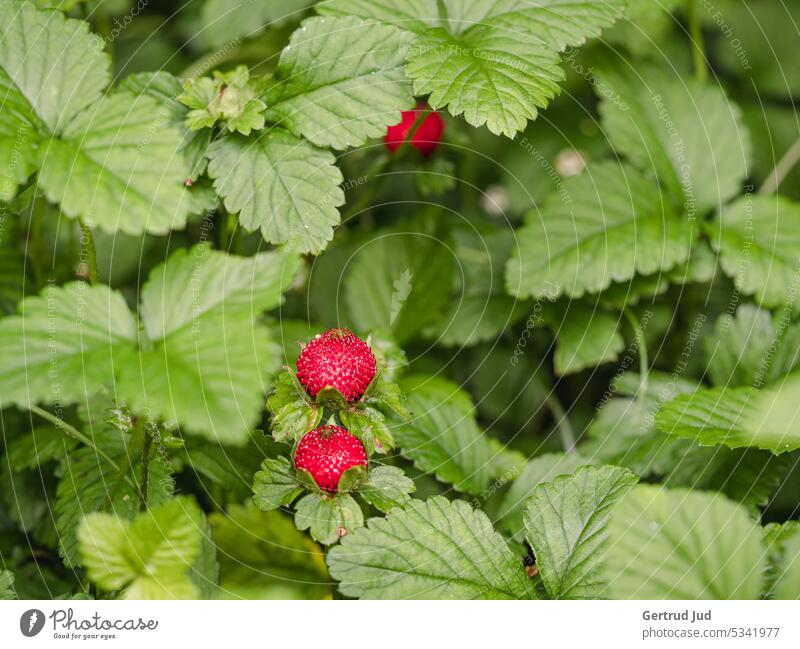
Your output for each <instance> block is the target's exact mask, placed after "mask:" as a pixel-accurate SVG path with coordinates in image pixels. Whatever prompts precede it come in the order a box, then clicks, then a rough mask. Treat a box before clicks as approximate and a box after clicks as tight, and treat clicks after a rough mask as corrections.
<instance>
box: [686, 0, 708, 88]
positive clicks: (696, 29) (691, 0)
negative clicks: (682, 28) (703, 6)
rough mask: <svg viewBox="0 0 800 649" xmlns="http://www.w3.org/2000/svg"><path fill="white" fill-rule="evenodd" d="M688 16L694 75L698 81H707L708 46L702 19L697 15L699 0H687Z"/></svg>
mask: <svg viewBox="0 0 800 649" xmlns="http://www.w3.org/2000/svg"><path fill="white" fill-rule="evenodd" d="M686 16H687V18H688V20H689V37H690V38H691V41H692V57H693V59H694V75H695V77H697V79H698V81H707V80H708V65H707V63H706V48H705V43H704V42H703V30H702V29H701V27H700V19H699V17H698V15H697V0H686Z"/></svg>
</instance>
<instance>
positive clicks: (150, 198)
mask: <svg viewBox="0 0 800 649" xmlns="http://www.w3.org/2000/svg"><path fill="white" fill-rule="evenodd" d="M158 111H159V106H158V104H157V102H156V101H155V100H153V99H151V98H150V97H147V96H144V95H140V96H138V97H137V96H135V95H132V94H130V93H126V92H116V93H114V94H112V95H110V96H108V97H105V98H104V99H102V100H101V101H100V102H99V103H98V104H97V106H96V108H94V109H91V110H86V111H84V112H82V113H81V114H80V115H78V116H77V117H76V118H75V119H73V120H72V121H71V122H70V123H69V124H68V125H67V127H66V128H65V129H63V132H62V133H61V138H60V139H51V140H50V141H49V142H48V143H46V147H47V155H45V156H44V160H43V164H42V170H41V172H40V175H39V181H40V184H41V187H42V189H43V190H44V193H45V195H46V196H47V198H48V199H49V200H50V201H53V202H56V203H60V204H61V210H62V212H63V213H64V214H66V215H67V216H70V217H73V218H81V219H83V221H84V222H85V223H86V224H88V225H89V226H92V227H99V228H101V229H103V230H105V231H106V232H117V231H121V232H125V233H126V234H142V233H143V232H149V233H151V234H166V233H167V232H169V231H170V230H173V229H177V228H182V227H183V226H184V225H185V222H186V216H187V214H188V212H189V207H190V202H189V194H188V192H187V191H186V188H185V187H184V181H185V180H186V178H187V177H188V174H189V171H188V169H187V167H186V163H185V161H184V159H183V157H182V156H181V154H180V152H179V150H180V146H181V134H180V133H179V132H178V131H177V129H175V128H172V127H170V126H167V125H164V124H162V123H160V121H159V119H160V118H159V113H158Z"/></svg>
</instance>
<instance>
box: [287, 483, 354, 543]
mask: <svg viewBox="0 0 800 649" xmlns="http://www.w3.org/2000/svg"><path fill="white" fill-rule="evenodd" d="M294 523H295V525H297V529H298V530H310V532H311V537H312V538H313V539H314V540H315V541H319V542H320V543H322V544H323V545H331V544H333V543H336V542H337V541H338V540H339V539H340V538H342V537H343V536H345V535H347V534H350V533H351V532H353V531H354V530H356V529H357V528H359V527H361V526H362V525H364V513H363V512H362V511H361V507H360V506H359V505H358V503H357V502H356V501H355V500H354V499H353V497H352V496H351V495H350V494H345V493H340V494H336V495H335V496H328V495H324V494H318V493H309V494H306V495H305V496H303V497H302V498H301V499H300V500H299V501H298V502H297V505H295V515H294Z"/></svg>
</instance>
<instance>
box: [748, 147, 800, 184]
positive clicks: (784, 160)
mask: <svg viewBox="0 0 800 649" xmlns="http://www.w3.org/2000/svg"><path fill="white" fill-rule="evenodd" d="M798 161H800V139H798V140H795V141H794V144H792V146H790V147H789V149H788V150H787V151H786V153H784V154H783V157H781V159H780V160H778V164H776V165H775V168H774V169H773V170H772V171H771V172H770V174H769V175H768V176H767V178H766V180H765V181H764V184H763V185H761V187H760V188H759V190H758V193H759V194H771V193H772V192H775V191H778V187H780V184H781V183H782V182H783V180H784V178H786V176H788V175H789V172H790V171H791V170H792V169H793V168H794V166H795V165H796V164H797V162H798Z"/></svg>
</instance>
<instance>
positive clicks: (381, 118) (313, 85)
mask: <svg viewBox="0 0 800 649" xmlns="http://www.w3.org/2000/svg"><path fill="white" fill-rule="evenodd" d="M412 39H413V38H412V36H411V35H410V34H408V33H406V32H403V31H401V30H399V29H396V28H394V27H391V26H389V25H381V24H379V23H376V22H365V21H363V20H358V19H357V18H354V17H344V18H325V17H315V18H310V19H308V20H306V21H305V22H304V23H303V26H302V27H301V28H300V29H298V30H296V31H295V32H294V33H293V34H292V37H291V39H290V40H289V45H288V46H286V48H284V50H283V52H282V53H281V58H280V61H279V62H278V68H277V70H276V71H275V75H274V77H273V80H272V83H271V85H270V87H269V88H268V89H267V91H266V93H265V95H264V101H265V102H266V103H267V112H266V117H267V119H268V120H270V121H272V122H275V123H277V124H279V125H280V126H283V127H285V128H287V129H289V130H290V131H291V132H292V133H294V134H295V135H297V136H302V137H304V138H306V139H307V140H309V141H311V142H313V143H314V144H316V145H317V146H322V147H333V148H335V149H346V148H349V147H353V146H360V145H362V144H364V142H366V140H367V139H369V138H373V137H378V136H381V135H383V134H384V133H385V132H386V127H387V125H389V124H397V123H398V122H400V112H401V111H402V110H404V109H410V108H411V106H412V105H413V97H412V94H411V83H410V82H409V81H407V80H406V76H405V71H404V66H403V62H404V58H405V55H406V51H407V50H408V47H409V45H410V43H411V41H412Z"/></svg>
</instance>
